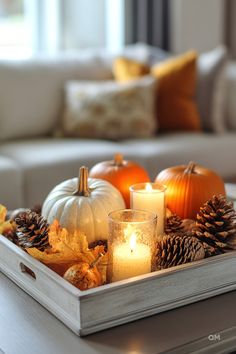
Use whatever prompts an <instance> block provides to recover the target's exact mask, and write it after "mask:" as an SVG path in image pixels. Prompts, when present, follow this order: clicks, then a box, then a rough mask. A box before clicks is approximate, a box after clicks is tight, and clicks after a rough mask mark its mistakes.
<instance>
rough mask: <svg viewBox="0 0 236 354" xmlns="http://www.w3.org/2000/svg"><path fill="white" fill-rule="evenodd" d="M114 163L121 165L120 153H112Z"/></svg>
mask: <svg viewBox="0 0 236 354" xmlns="http://www.w3.org/2000/svg"><path fill="white" fill-rule="evenodd" d="M114 164H115V165H116V166H121V165H123V155H122V154H120V153H117V154H115V155H114Z"/></svg>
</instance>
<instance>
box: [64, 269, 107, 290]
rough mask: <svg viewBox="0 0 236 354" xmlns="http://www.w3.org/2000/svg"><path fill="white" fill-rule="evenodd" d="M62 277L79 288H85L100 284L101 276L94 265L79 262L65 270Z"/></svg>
mask: <svg viewBox="0 0 236 354" xmlns="http://www.w3.org/2000/svg"><path fill="white" fill-rule="evenodd" d="M63 278H64V279H66V280H67V281H69V282H70V283H71V284H73V285H74V286H75V287H76V288H79V289H80V290H87V289H91V288H95V287H97V286H99V285H102V276H101V274H100V273H99V271H98V269H97V267H96V266H95V265H90V264H88V263H85V262H80V263H77V264H74V265H73V266H71V267H70V268H69V269H67V271H66V272H65V274H64V276H63Z"/></svg>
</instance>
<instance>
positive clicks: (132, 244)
mask: <svg viewBox="0 0 236 354" xmlns="http://www.w3.org/2000/svg"><path fill="white" fill-rule="evenodd" d="M129 244H130V249H131V252H133V251H134V249H135V247H136V235H135V233H132V235H131V236H130V241H129Z"/></svg>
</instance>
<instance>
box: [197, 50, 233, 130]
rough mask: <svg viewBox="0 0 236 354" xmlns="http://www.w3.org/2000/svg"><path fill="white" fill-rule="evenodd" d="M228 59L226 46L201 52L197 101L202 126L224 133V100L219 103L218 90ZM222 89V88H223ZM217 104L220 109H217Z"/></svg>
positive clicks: (205, 128)
mask: <svg viewBox="0 0 236 354" xmlns="http://www.w3.org/2000/svg"><path fill="white" fill-rule="evenodd" d="M226 59H227V51H226V49H225V47H223V46H219V47H217V48H215V49H214V50H212V51H210V52H207V53H204V54H201V55H200V56H199V60H198V85H197V101H198V107H199V112H200V115H201V118H202V126H203V128H204V130H206V131H214V132H216V133H222V132H224V131H225V130H226V129H225V125H226V124H225V115H224V111H223V109H224V102H222V104H221V105H219V104H218V97H219V95H218V93H217V91H218V90H221V85H220V83H221V81H222V74H223V72H224V68H225V64H226ZM221 91H222V90H221ZM215 105H218V109H217V110H215Z"/></svg>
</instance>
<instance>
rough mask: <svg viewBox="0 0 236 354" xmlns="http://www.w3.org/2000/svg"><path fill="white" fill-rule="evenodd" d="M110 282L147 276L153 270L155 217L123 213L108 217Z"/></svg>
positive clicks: (127, 211) (119, 211) (148, 213)
mask: <svg viewBox="0 0 236 354" xmlns="http://www.w3.org/2000/svg"><path fill="white" fill-rule="evenodd" d="M108 218H109V237H108V272H107V278H108V281H109V282H115V281H118V280H123V279H128V278H131V277H134V276H137V275H141V274H145V273H149V272H151V271H152V268H153V261H154V253H155V235H156V224H157V216H156V214H154V213H152V212H149V211H146V210H132V209H124V210H117V211H113V212H111V213H110V214H109V216H108Z"/></svg>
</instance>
